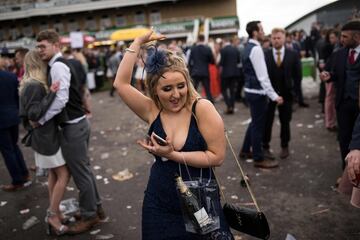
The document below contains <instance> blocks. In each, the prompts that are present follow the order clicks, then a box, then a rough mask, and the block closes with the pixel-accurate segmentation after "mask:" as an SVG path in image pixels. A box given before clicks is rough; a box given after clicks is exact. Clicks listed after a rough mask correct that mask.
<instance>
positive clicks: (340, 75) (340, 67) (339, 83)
mask: <svg viewBox="0 0 360 240" xmlns="http://www.w3.org/2000/svg"><path fill="white" fill-rule="evenodd" d="M348 56H349V49H348V48H345V47H342V48H340V49H339V50H337V51H335V52H333V53H332V54H331V56H330V59H329V61H328V62H327V63H326V66H325V70H326V71H329V72H330V74H331V80H330V81H333V82H334V84H335V87H336V97H335V106H336V107H339V105H340V103H341V102H342V100H343V98H344V93H345V80H346V63H347V61H348V60H347V59H348ZM358 58H359V57H358ZM359 80H360V69H359Z"/></svg>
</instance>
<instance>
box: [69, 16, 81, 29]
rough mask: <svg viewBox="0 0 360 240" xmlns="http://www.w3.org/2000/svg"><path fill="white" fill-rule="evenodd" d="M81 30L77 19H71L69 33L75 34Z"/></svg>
mask: <svg viewBox="0 0 360 240" xmlns="http://www.w3.org/2000/svg"><path fill="white" fill-rule="evenodd" d="M78 29H79V24H78V22H77V21H75V19H70V20H69V22H68V31H69V32H74V31H77V30H78Z"/></svg>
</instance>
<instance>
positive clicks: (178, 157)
mask: <svg viewBox="0 0 360 240" xmlns="http://www.w3.org/2000/svg"><path fill="white" fill-rule="evenodd" d="M181 154H183V153H182V152H178V151H175V150H174V151H172V152H171V153H169V155H168V159H171V160H173V161H175V162H179V163H183V162H182V155H181Z"/></svg>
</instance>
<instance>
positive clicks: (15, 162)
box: [0, 57, 31, 192]
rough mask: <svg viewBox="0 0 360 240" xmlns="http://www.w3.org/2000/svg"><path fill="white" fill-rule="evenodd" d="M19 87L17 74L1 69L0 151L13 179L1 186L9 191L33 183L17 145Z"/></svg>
mask: <svg viewBox="0 0 360 240" xmlns="http://www.w3.org/2000/svg"><path fill="white" fill-rule="evenodd" d="M0 62H1V57H0ZM0 68H1V66H0ZM18 87H19V82H18V80H17V77H16V75H15V74H12V73H9V72H6V71H3V70H0V151H1V154H2V156H3V158H4V160H5V165H6V167H7V169H8V171H9V173H10V176H11V179H12V182H11V184H9V185H3V186H1V188H2V190H4V191H7V192H11V191H16V190H18V189H21V188H23V187H25V186H28V184H29V183H31V182H30V181H29V172H28V169H27V167H26V164H25V161H24V158H23V155H22V153H21V151H20V148H19V146H18V145H17V141H18V138H19V123H20V118H19V93H18Z"/></svg>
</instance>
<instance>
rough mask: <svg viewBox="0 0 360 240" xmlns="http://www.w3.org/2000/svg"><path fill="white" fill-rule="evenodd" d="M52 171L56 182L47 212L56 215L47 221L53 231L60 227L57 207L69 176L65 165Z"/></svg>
mask: <svg viewBox="0 0 360 240" xmlns="http://www.w3.org/2000/svg"><path fill="white" fill-rule="evenodd" d="M52 170H53V171H54V172H55V175H56V178H57V180H56V183H55V186H54V188H53V192H52V196H51V199H50V207H49V210H50V211H51V212H52V213H56V214H54V215H52V216H51V217H49V219H48V220H49V223H50V224H51V225H52V226H53V227H54V228H55V229H59V228H60V226H61V220H60V218H59V215H58V214H60V209H59V205H60V201H61V199H62V198H63V196H64V192H65V188H66V185H67V184H68V182H69V179H70V174H69V170H68V169H67V167H66V165H63V166H60V167H57V168H53V169H52Z"/></svg>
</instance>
